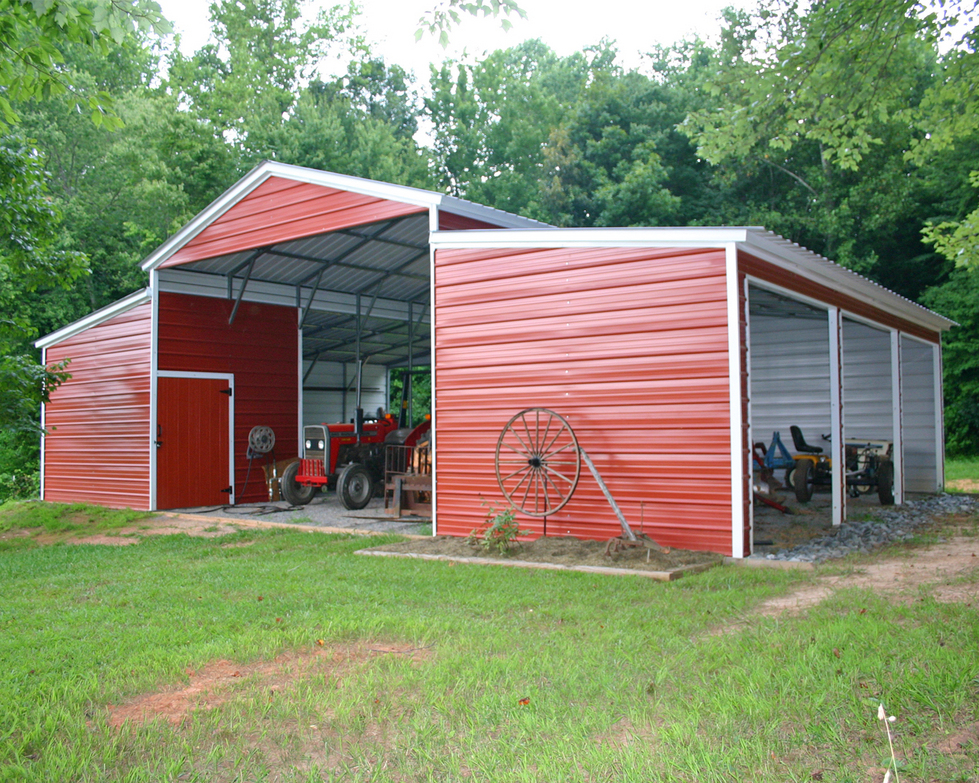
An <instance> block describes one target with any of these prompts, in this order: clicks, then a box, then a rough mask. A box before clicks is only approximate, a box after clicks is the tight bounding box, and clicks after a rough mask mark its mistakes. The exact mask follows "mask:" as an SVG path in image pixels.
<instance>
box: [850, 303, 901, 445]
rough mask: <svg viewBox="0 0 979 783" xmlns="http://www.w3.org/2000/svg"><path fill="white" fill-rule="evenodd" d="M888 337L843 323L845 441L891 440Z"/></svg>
mask: <svg viewBox="0 0 979 783" xmlns="http://www.w3.org/2000/svg"><path fill="white" fill-rule="evenodd" d="M892 396H893V395H892V394H891V335H890V332H885V331H882V330H880V329H874V328H873V327H870V326H867V325H866V324H861V323H857V322H856V321H851V320H849V319H846V318H844V319H843V415H844V417H845V420H844V423H843V428H844V429H843V431H844V433H845V435H846V437H847V438H848V439H850V438H866V439H868V440H872V439H880V440H886V441H891V440H893V439H894V422H893V407H892V399H891V398H892Z"/></svg>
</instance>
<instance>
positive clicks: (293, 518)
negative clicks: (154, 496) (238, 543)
mask: <svg viewBox="0 0 979 783" xmlns="http://www.w3.org/2000/svg"><path fill="white" fill-rule="evenodd" d="M172 510H174V511H178V512H182V513H187V514H198V515H201V514H202V515H205V516H212V517H221V518H223V519H235V518H239V519H264V520H268V521H270V522H290V523H294V524H303V525H315V526H316V527H334V528H343V529H347V530H359V531H371V532H375V533H401V534H408V535H426V534H430V533H431V531H432V526H431V519H428V518H402V519H395V518H394V517H391V516H389V515H387V514H386V513H385V511H384V499H383V498H374V499H373V500H372V501H371V502H370V503H369V504H368V505H367V507H366V508H364V509H361V510H360V511H349V510H347V509H345V508H344V507H343V506H342V505H341V503H340V500H339V499H338V498H337V495H336V493H335V492H326V493H323V492H321V493H319V494H318V495H317V496H316V497H314V498H313V500H312V501H311V502H310V503H309V505H306V506H297V507H291V506H289V504H288V503H286V502H285V501H282V500H280V501H276V502H268V503H248V504H241V505H238V506H207V507H204V508H184V509H172Z"/></svg>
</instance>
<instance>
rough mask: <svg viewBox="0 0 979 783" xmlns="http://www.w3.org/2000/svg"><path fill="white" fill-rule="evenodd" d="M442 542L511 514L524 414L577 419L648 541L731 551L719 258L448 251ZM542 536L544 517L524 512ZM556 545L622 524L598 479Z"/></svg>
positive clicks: (442, 363) (599, 535)
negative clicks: (504, 481)
mask: <svg viewBox="0 0 979 783" xmlns="http://www.w3.org/2000/svg"><path fill="white" fill-rule="evenodd" d="M435 298H436V319H435V321H436V336H435V339H436V351H435V361H436V385H437V400H436V422H437V444H436V446H437V458H438V466H437V471H438V473H437V481H438V488H437V489H438V532H439V533H442V534H450V535H466V534H468V533H469V531H470V530H472V529H473V528H474V527H477V526H478V525H480V524H481V523H482V522H483V520H484V519H485V517H486V511H487V509H486V508H485V507H484V506H483V505H481V504H482V502H483V501H486V502H498V503H502V502H503V498H502V495H501V493H500V490H499V487H498V485H497V483H496V478H495V473H494V460H493V457H494V452H495V449H496V442H497V438H498V437H499V434H500V432H501V430H502V428H503V426H504V425H505V424H506V422H507V421H508V420H509V418H510V417H511V416H513V415H514V414H515V413H517V412H518V411H519V410H521V409H523V408H527V407H547V408H551V409H553V410H555V411H557V412H558V413H560V414H561V415H563V416H565V417H566V418H567V419H568V420H569V421H570V422H571V425H572V427H573V428H574V431H575V433H576V434H577V436H578V439H579V441H580V443H581V445H582V447H583V448H584V449H585V450H587V452H588V453H589V454H590V455H591V457H592V458H593V459H594V461H595V463H596V465H597V466H598V469H599V471H600V472H601V474H602V476H603V478H604V479H605V481H606V482H607V483H608V485H609V487H610V488H611V490H612V493H613V495H614V496H615V498H616V500H617V501H618V503H619V504H620V506H621V507H622V509H623V511H624V513H625V515H626V518H627V519H628V520H629V522H630V524H632V525H634V526H635V527H636V528H637V529H638V527H639V523H640V518H641V517H642V518H643V519H644V523H645V530H646V531H647V532H649V533H650V534H651V535H653V537H654V538H656V539H657V540H658V541H660V542H662V543H664V544H669V545H673V546H683V547H689V548H695V549H710V550H715V551H719V552H727V553H730V551H731V455H730V443H731V437H730V411H729V384H728V356H727V315H726V288H725V258H724V252H723V251H722V250H703V249H698V250H662V249H656V250H651V249H645V248H643V249H622V248H618V249H610V248H599V249H575V250H569V249H564V250H496V251H462V250H441V251H437V253H436V261H435ZM519 522H520V525H521V527H523V528H526V529H530V530H532V531H533V535H534V536H536V535H539V534H540V533H541V532H542V521H541V520H540V519H536V518H531V517H526V516H523V515H520V516H519ZM547 532H548V535H573V536H577V537H579V538H593V539H603V538H608V537H610V536H613V535H617V534H618V532H619V524H618V521H617V519H616V518H615V515H614V514H613V512H612V511H611V509H610V508H609V506H608V503H607V502H606V501H605V499H604V497H603V496H602V494H601V490H600V489H599V488H598V486H597V484H596V483H595V481H594V480H593V479H592V477H591V475H590V474H589V473H588V470H587V468H585V467H584V466H583V467H582V478H581V481H580V483H579V485H578V489H577V490H576V492H575V493H574V497H573V499H572V500H571V502H570V503H569V504H568V505H567V506H565V508H564V509H562V510H561V511H560V512H558V513H557V514H555V515H554V516H553V517H549V518H548V520H547Z"/></svg>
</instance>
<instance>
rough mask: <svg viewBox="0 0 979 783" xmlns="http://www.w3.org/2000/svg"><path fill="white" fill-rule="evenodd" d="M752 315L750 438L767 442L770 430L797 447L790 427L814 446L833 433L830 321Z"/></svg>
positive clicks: (823, 315)
mask: <svg viewBox="0 0 979 783" xmlns="http://www.w3.org/2000/svg"><path fill="white" fill-rule="evenodd" d="M814 315H815V316H820V317H818V318H817V319H816V320H809V319H808V318H778V317H769V316H759V315H757V314H752V316H751V437H752V438H753V439H754V440H755V441H761V442H763V443H764V444H765V445H766V446H768V445H769V444H770V443H771V440H772V433H773V432H778V433H780V434H781V436H782V443H784V444H785V446H786V448H788V449H789V451H794V449H793V446H792V434H791V433H790V431H789V427H791V426H792V425H793V424H795V425H797V426H798V427H800V428H801V429H802V432H803V434H804V435H805V437H806V440H807V441H808V442H809V443H810V444H811V445H813V446H820V447H823V448H825V446H826V444H825V443H823V442H822V441H821V439H820V435H822V434H823V433H828V432H829V431H830V381H829V322H828V320H827V318H826V314H825V313H818V312H816V311H814Z"/></svg>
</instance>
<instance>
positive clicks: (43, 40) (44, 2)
mask: <svg viewBox="0 0 979 783" xmlns="http://www.w3.org/2000/svg"><path fill="white" fill-rule="evenodd" d="M170 29H171V28H170V24H169V22H167V21H166V20H165V19H164V18H163V16H162V15H161V14H160V6H159V5H157V4H156V3H155V2H152V0H92V1H89V0H0V87H2V88H3V89H2V90H0V132H4V131H6V130H8V128H9V127H10V126H11V125H15V124H17V122H18V115H17V112H16V111H15V110H14V107H13V104H14V103H15V102H17V101H28V100H36V99H38V98H47V97H50V96H51V95H59V94H68V95H71V96H72V98H73V99H74V101H75V103H76V105H77V106H79V107H80V108H81V107H85V108H86V109H87V110H88V112H89V116H90V118H91V120H92V122H93V123H95V124H96V125H101V124H102V123H103V122H108V124H109V125H110V126H112V127H116V126H117V125H118V123H117V121H116V120H115V117H114V115H113V113H112V98H111V96H110V95H109V94H108V93H107V92H105V91H96V92H87V91H85V90H82V89H79V87H78V85H76V84H75V83H74V82H73V81H72V79H71V77H70V75H68V74H66V73H65V72H64V71H63V69H62V68H61V67H60V66H61V65H62V63H63V62H64V55H63V51H62V49H61V48H60V45H61V44H66V43H76V44H81V45H83V46H86V47H89V48H91V49H93V50H95V51H98V52H101V53H102V54H106V53H107V52H108V50H109V46H110V44H111V42H115V43H116V44H119V43H122V42H123V41H124V40H125V39H126V38H127V37H129V36H130V35H132V34H133V33H134V32H136V31H144V32H145V31H148V30H154V31H155V32H156V33H158V34H160V35H163V34H165V33H168V32H170Z"/></svg>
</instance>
